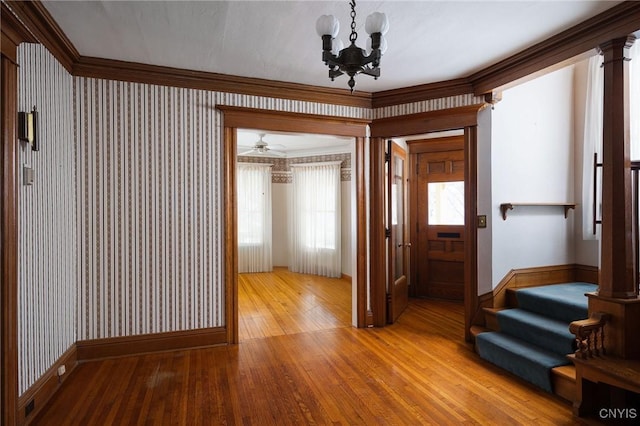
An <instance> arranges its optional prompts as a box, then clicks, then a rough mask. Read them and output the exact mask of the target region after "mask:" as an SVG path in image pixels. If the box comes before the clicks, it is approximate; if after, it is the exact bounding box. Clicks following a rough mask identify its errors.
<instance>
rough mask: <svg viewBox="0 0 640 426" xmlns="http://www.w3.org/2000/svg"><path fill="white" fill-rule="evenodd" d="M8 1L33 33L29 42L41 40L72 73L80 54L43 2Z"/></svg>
mask: <svg viewBox="0 0 640 426" xmlns="http://www.w3.org/2000/svg"><path fill="white" fill-rule="evenodd" d="M7 3H8V4H9V7H10V8H11V10H13V12H14V13H15V14H16V15H17V16H18V17H19V18H20V20H21V21H22V22H24V25H26V26H27V28H29V31H31V33H32V34H33V36H34V38H33V39H31V40H29V42H32V43H35V42H40V43H41V44H42V45H44V47H46V48H47V49H48V50H49V51H50V52H51V53H52V54H53V55H54V56H55V57H56V59H58V61H59V62H60V63H61V64H62V66H63V67H65V68H66V69H67V71H69V73H71V72H72V70H73V64H74V63H75V62H76V61H78V58H79V57H80V54H79V53H78V51H77V50H76V48H75V46H74V45H73V43H71V40H69V38H67V36H66V34H65V33H64V32H63V31H62V29H61V28H60V26H59V25H58V23H57V22H56V21H55V19H53V17H52V16H51V14H50V13H49V11H48V10H47V9H46V8H45V7H44V6H43V4H42V3H41V2H40V1H7Z"/></svg>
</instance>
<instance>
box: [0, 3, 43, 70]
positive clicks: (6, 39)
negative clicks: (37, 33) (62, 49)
mask: <svg viewBox="0 0 640 426" xmlns="http://www.w3.org/2000/svg"><path fill="white" fill-rule="evenodd" d="M0 5H1V13H0V21H1V23H2V25H0V28H1V29H2V54H3V55H4V56H6V57H8V58H9V59H11V61H13V62H14V63H17V58H16V54H17V48H18V46H19V45H20V43H23V42H29V43H34V42H36V39H35V38H34V37H33V35H32V34H31V33H30V32H29V30H28V29H27V28H26V27H25V26H24V25H23V24H22V22H20V20H19V19H18V18H17V17H16V16H15V14H14V13H13V11H12V10H11V9H9V7H8V6H7V5H6V4H5V3H4V2H2V3H0Z"/></svg>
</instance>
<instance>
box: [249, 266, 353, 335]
mask: <svg viewBox="0 0 640 426" xmlns="http://www.w3.org/2000/svg"><path fill="white" fill-rule="evenodd" d="M238 310H239V312H240V314H239V319H238V327H239V330H238V334H239V339H240V341H244V340H247V339H253V338H262V337H272V336H281V335H283V334H295V333H303V332H309V331H318V330H327V329H332V328H337V327H350V326H351V282H350V281H348V280H345V279H338V278H326V277H319V276H313V275H304V274H296V273H295V272H290V271H289V270H287V269H286V268H275V269H274V271H273V273H259V274H239V275H238Z"/></svg>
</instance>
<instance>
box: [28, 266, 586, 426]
mask: <svg viewBox="0 0 640 426" xmlns="http://www.w3.org/2000/svg"><path fill="white" fill-rule="evenodd" d="M274 279H275V278H274ZM261 280H264V281H265V283H264V285H266V280H267V278H266V277H263V279H261ZM261 280H258V281H261ZM241 281H243V279H242V278H241ZM249 281H250V282H245V283H242V284H241V287H240V288H241V290H240V292H241V293H245V292H246V293H245V294H243V295H241V296H240V301H241V302H240V303H241V305H240V311H241V313H243V315H245V318H244V319H243V322H244V324H243V325H242V326H241V327H242V335H243V338H242V339H241V342H240V344H238V345H235V346H219V347H212V348H205V349H197V350H187V351H175V352H166V353H158V354H150V355H142V356H135V357H124V358H118V359H110V360H101V361H94V362H88V363H84V364H81V365H79V366H78V368H77V369H76V370H75V372H74V373H73V374H72V376H71V377H69V378H68V379H67V381H66V382H65V384H64V385H63V388H62V390H61V392H60V393H59V394H58V395H57V396H56V397H55V399H54V400H53V401H52V402H51V403H50V404H49V406H48V407H46V408H45V409H44V411H43V412H42V413H41V415H40V417H39V418H38V419H36V421H35V422H34V424H37V425H112V424H113V425H123V424H124V425H168V424H171V425H261V426H262V425H301V424H309V425H314V424H317V425H325V424H333V425H422V424H434V425H448V424H451V425H458V424H500V425H503V424H504V425H507V424H508V425H517V424H521V425H533V424H535V425H571V424H594V423H593V422H591V423H585V422H584V421H582V420H580V419H576V418H574V417H572V415H571V407H570V404H569V403H567V402H564V401H561V400H559V399H557V398H556V397H554V396H553V395H549V394H547V393H545V392H543V391H541V390H537V389H536V388H534V387H532V386H530V385H528V384H527V383H525V382H523V381H521V380H520V379H518V378H516V377H514V376H512V375H510V374H508V373H506V372H504V371H502V370H500V369H498V368H496V367H494V366H492V365H491V364H488V363H486V362H484V361H483V360H481V359H480V358H479V357H478V356H477V355H476V354H475V353H474V352H473V350H472V348H471V347H470V346H469V345H467V344H465V343H464V341H463V336H464V332H463V324H464V322H463V306H462V305H461V304H457V303H455V302H443V301H432V300H412V301H411V302H410V304H409V307H408V308H407V310H406V312H405V313H404V314H403V315H402V316H401V317H400V319H399V321H398V322H397V323H396V324H394V325H392V326H388V327H385V328H379V329H378V328H375V329H373V328H371V329H355V328H352V327H351V326H350V325H349V324H350V290H349V286H348V285H347V286H345V287H347V290H348V292H349V294H348V299H349V302H346V303H345V301H344V300H342V301H339V300H333V302H331V303H329V302H327V303H325V302H324V301H325V300H331V299H324V298H323V296H321V295H320V293H319V292H322V291H327V292H332V291H334V290H336V291H338V290H337V287H336V288H330V289H325V290H320V289H319V287H318V288H313V285H312V284H310V283H309V282H307V283H305V282H300V283H299V284H298V285H297V286H296V284H294V282H295V280H289V279H285V280H278V279H275V281H276V282H278V281H280V283H281V284H279V285H278V286H280V285H282V286H284V287H287V286H289V287H288V288H282V289H279V290H275V289H271V292H270V293H266V294H265V293H262V294H263V296H264V300H260V298H261V297H260V296H259V295H260V294H261V293H260V291H258V290H257V288H258V287H257V286H259V285H263V284H259V283H256V282H254V280H249ZM312 281H313V280H312ZM284 282H287V283H288V284H286V285H285V284H284ZM291 286H293V287H291ZM296 294H297V295H298V296H296ZM298 297H300V298H301V299H302V300H304V301H306V302H307V303H308V304H306V305H300V306H296V307H295V308H294V307H291V306H289V303H291V300H294V299H296V298H298ZM346 299H347V297H345V300H346ZM332 315H333V318H331V316H332ZM304 318H314V320H313V321H309V322H308V323H307V322H306V321H304ZM272 322H276V323H278V324H277V325H273V324H272ZM261 324H263V325H265V327H264V330H262V331H260V329H261ZM332 324H333V326H332Z"/></svg>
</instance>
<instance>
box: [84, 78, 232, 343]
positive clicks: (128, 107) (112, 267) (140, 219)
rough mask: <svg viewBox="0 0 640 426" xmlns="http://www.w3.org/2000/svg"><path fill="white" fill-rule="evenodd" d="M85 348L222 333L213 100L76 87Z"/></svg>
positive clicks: (194, 94) (142, 88) (107, 85)
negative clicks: (88, 342)
mask: <svg viewBox="0 0 640 426" xmlns="http://www.w3.org/2000/svg"><path fill="white" fill-rule="evenodd" d="M74 90H75V99H76V133H77V135H78V163H79V181H80V182H79V197H80V199H81V202H82V205H83V207H84V209H83V212H82V214H81V217H80V218H79V223H80V233H81V235H82V239H81V243H80V247H81V251H82V254H83V256H82V260H81V262H82V275H81V286H79V292H78V308H79V309H78V337H79V339H99V338H103V337H114V336H127V335H134V334H141V333H157V332H163V331H176V330H188V329H195V328H204V327H215V326H220V325H223V311H222V308H223V288H222V286H221V281H222V264H223V259H222V256H223V250H222V245H221V244H222V234H221V232H222V222H221V220H222V218H221V214H222V208H221V199H220V188H221V173H220V172H221V155H220V146H221V144H220V143H219V142H218V139H219V137H218V135H219V134H220V116H219V113H218V112H217V111H216V110H215V108H214V106H215V94H214V93H212V92H204V91H199V90H191V89H179V88H170V87H160V86H150V85H144V84H134V83H123V82H116V81H109V80H95V79H90V78H77V79H76V80H75V84H74Z"/></svg>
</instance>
